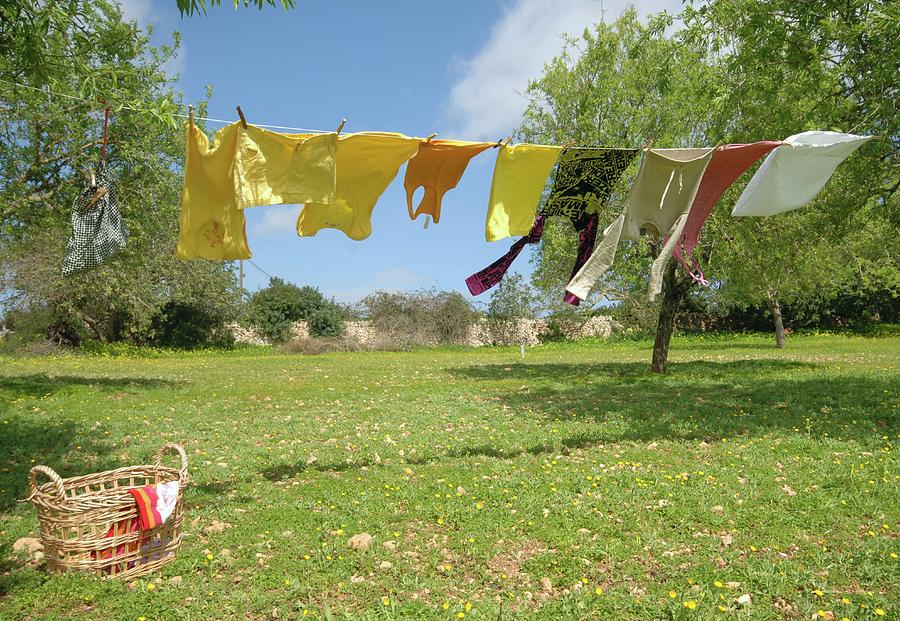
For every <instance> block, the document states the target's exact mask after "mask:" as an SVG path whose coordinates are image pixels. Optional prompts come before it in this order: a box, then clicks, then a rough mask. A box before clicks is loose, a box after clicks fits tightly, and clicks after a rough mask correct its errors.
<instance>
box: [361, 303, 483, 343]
mask: <svg viewBox="0 0 900 621" xmlns="http://www.w3.org/2000/svg"><path fill="white" fill-rule="evenodd" d="M360 308H361V314H362V316H364V317H366V318H367V319H368V320H369V321H371V322H372V324H373V326H374V327H375V328H376V329H377V330H378V331H379V332H380V333H381V334H382V335H384V337H385V338H387V339H388V340H390V341H394V342H397V343H403V342H407V343H409V344H415V345H434V344H439V343H461V342H463V341H464V339H465V337H466V334H467V333H468V330H469V327H470V326H471V325H472V324H474V323H475V322H476V321H477V320H478V317H479V315H478V313H477V312H476V311H475V310H474V309H473V308H472V305H471V304H469V302H468V301H467V300H466V299H465V298H464V297H463V296H462V294H460V293H458V292H456V291H437V290H424V291H414V292H392V291H376V292H375V293H372V294H370V295H368V296H366V297H365V298H364V299H363V300H362V301H361V302H360Z"/></svg>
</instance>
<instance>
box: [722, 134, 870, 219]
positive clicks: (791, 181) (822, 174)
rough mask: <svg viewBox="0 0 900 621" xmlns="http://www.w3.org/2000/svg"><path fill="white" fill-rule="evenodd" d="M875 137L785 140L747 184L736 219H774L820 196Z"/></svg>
mask: <svg viewBox="0 0 900 621" xmlns="http://www.w3.org/2000/svg"><path fill="white" fill-rule="evenodd" d="M872 138H874V136H857V135H855V134H843V133H839V132H823V131H810V132H803V133H802V134H795V135H793V136H789V137H787V138H785V139H784V143H785V144H784V146H780V147H778V148H777V149H775V150H774V151H772V152H771V153H769V155H768V156H766V159H765V160H764V161H763V163H762V166H760V167H759V170H757V171H756V174H755V175H753V177H752V178H751V179H750V181H749V182H748V183H747V187H745V188H744V191H743V192H742V193H741V195H740V197H738V200H737V203H735V205H734V209H733V210H732V212H731V215H732V216H735V217H743V216H771V215H774V214H778V213H783V212H785V211H790V210H792V209H797V208H799V207H802V206H803V205H805V204H806V203H808V202H809V201H811V200H812V199H814V198H815V197H816V194H818V193H819V192H820V191H821V190H822V188H824V187H825V184H826V183H828V180H829V179H831V176H832V175H833V174H834V172H835V171H836V170H837V167H838V166H839V165H840V164H841V162H843V161H844V160H845V159H847V158H848V157H850V155H851V154H852V153H853V152H854V151H856V149H858V148H859V147H860V146H862V145H863V143H865V142H867V141H869V140H871V139H872Z"/></svg>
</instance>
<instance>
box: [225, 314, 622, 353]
mask: <svg viewBox="0 0 900 621" xmlns="http://www.w3.org/2000/svg"><path fill="white" fill-rule="evenodd" d="M228 327H229V329H230V330H231V332H232V333H233V334H234V340H235V341H237V342H238V343H246V344H248V345H266V344H267V343H266V340H265V339H263V338H262V337H260V336H259V335H258V334H257V333H256V332H255V331H254V330H253V329H251V328H247V327H244V326H240V325H238V324H230V325H229V326H228ZM549 327H550V325H549V322H548V321H547V320H546V319H518V320H497V319H487V318H485V319H481V320H480V321H478V323H475V324H473V325H471V326H469V330H468V333H467V334H466V338H465V339H464V340H463V342H462V343H458V344H459V345H467V346H470V347H485V346H491V345H518V344H519V343H524V344H525V345H539V344H540V342H541V340H540V339H541V335H542V334H544V333H545V332H547V331H548V329H549ZM560 328H561V331H562V332H563V334H564V335H565V338H566V339H567V340H577V339H583V338H591V337H595V338H608V337H609V336H610V335H611V334H612V333H613V332H614V331H616V330H618V329H619V328H620V326H619V325H618V324H617V323H616V322H615V321H613V320H612V319H611V318H610V317H605V316H596V317H590V318H588V319H586V320H585V321H571V322H568V323H567V324H565V325H563V326H560ZM291 335H292V338H293V339H294V340H300V339H305V338H308V337H309V328H308V326H307V325H306V322H304V321H298V322H297V323H295V324H294V326H293V328H292V330H291ZM344 335H345V336H346V337H347V338H349V339H352V340H354V341H357V342H359V343H361V344H362V345H367V344H373V343H376V342H379V341H383V340H385V339H384V338H383V335H381V334H379V333H378V330H377V329H376V328H375V327H374V326H373V325H372V324H371V323H369V322H368V321H348V322H347V323H346V324H344Z"/></svg>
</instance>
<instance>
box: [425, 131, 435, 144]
mask: <svg viewBox="0 0 900 621" xmlns="http://www.w3.org/2000/svg"><path fill="white" fill-rule="evenodd" d="M435 137H437V133H434V134H431V135H430V136H429V137H428V138H426V139H425V142H431V141H432V140H434V139H435Z"/></svg>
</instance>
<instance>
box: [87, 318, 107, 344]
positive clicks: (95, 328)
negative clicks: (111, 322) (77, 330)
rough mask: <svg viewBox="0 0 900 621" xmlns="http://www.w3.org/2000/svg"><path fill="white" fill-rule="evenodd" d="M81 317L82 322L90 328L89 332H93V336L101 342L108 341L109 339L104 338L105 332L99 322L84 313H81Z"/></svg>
mask: <svg viewBox="0 0 900 621" xmlns="http://www.w3.org/2000/svg"><path fill="white" fill-rule="evenodd" d="M81 318H82V319H84V323H86V324H87V325H88V328H90V329H91V332H93V333H94V336H96V337H97V340H98V341H100V342H101V343H107V342H108V341H109V339H108V338H106V333H105V332H104V331H103V327H102V326H101V325H100V322H98V321H97V320H96V319H94V318H93V317H91V316H90V315H87V314H85V313H81Z"/></svg>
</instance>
